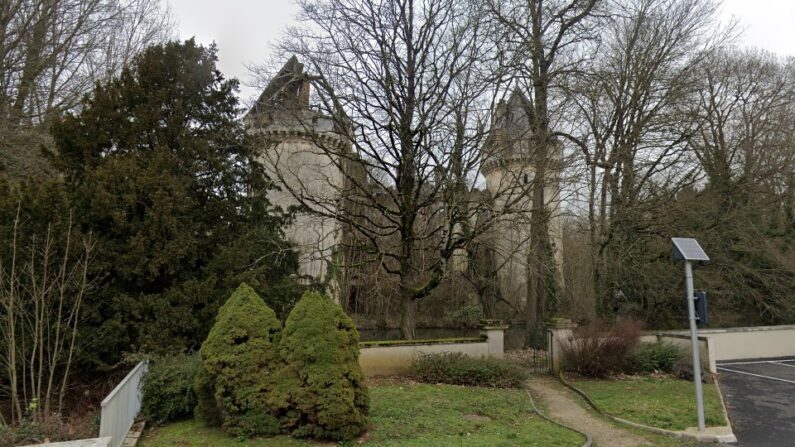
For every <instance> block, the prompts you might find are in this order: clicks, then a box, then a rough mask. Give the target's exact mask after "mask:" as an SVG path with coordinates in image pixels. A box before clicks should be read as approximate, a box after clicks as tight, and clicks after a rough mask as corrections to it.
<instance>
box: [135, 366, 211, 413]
mask: <svg viewBox="0 0 795 447" xmlns="http://www.w3.org/2000/svg"><path fill="white" fill-rule="evenodd" d="M200 369H201V362H200V361H199V358H198V357H197V356H195V355H185V354H182V355H176V356H168V357H166V356H163V357H156V358H154V359H152V360H151V361H150V362H149V371H147V373H146V375H145V376H144V381H143V385H142V392H143V396H144V399H143V402H142V403H141V413H143V415H144V417H145V418H146V419H147V420H148V421H149V422H151V423H155V424H162V423H164V422H170V421H177V420H180V419H185V418H189V417H191V416H193V409H194V408H195V407H196V393H195V392H194V390H193V384H194V382H195V381H196V375H197V374H198V373H199V370H200Z"/></svg>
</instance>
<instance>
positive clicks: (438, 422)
mask: <svg viewBox="0 0 795 447" xmlns="http://www.w3.org/2000/svg"><path fill="white" fill-rule="evenodd" d="M370 397H371V409H370V423H371V429H370V431H369V433H368V434H367V435H366V436H365V437H364V438H363V441H364V442H363V443H362V444H361V445H366V446H416V447H423V446H424V447H431V446H434V447H436V446H439V447H442V446H483V447H486V446H495V447H497V446H544V447H563V446H565V447H575V446H577V447H578V446H580V445H582V443H583V441H584V439H583V437H582V436H581V435H579V434H577V433H574V432H571V431H569V430H566V429H564V428H561V427H559V426H557V425H554V424H551V423H548V422H546V421H544V420H543V419H541V418H539V417H537V416H536V415H535V414H533V413H532V409H531V406H530V401H529V399H528V397H527V395H526V394H525V392H524V390H494V389H486V388H470V387H459V386H453V385H424V384H404V385H379V386H372V387H370ZM465 416H466V417H465ZM142 445H143V447H165V446H169V447H170V446H180V447H191V446H202V447H204V446H208V447H209V446H218V447H232V446H234V447H241V446H246V447H265V446H269V447H271V446H272V447H291V446H312V445H317V444H316V443H311V442H304V441H298V440H295V439H292V438H289V437H286V436H280V437H276V438H263V439H253V440H248V441H237V440H235V439H233V438H230V437H228V436H226V435H225V434H223V433H222V432H220V431H219V430H217V429H213V428H207V427H204V426H203V425H202V424H201V423H199V422H196V421H187V422H179V423H175V424H170V425H167V426H165V427H160V428H157V429H155V430H153V431H149V432H148V433H146V434H145V435H144V439H143V444H142ZM351 445H359V444H358V442H357V441H353V442H352V443H351Z"/></svg>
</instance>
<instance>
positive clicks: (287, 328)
mask: <svg viewBox="0 0 795 447" xmlns="http://www.w3.org/2000/svg"><path fill="white" fill-rule="evenodd" d="M279 354H280V356H281V358H282V359H283V360H284V361H285V365H284V366H283V367H282V370H281V371H280V372H279V374H278V383H277V386H276V389H275V391H274V393H273V394H272V395H271V398H272V400H271V405H272V407H273V408H274V410H275V411H278V412H279V415H280V418H281V421H282V424H283V427H284V428H285V429H286V430H288V431H292V434H293V435H294V436H298V437H310V438H318V439H332V440H345V439H351V438H354V437H356V436H357V435H359V434H361V433H362V432H363V431H365V430H366V428H367V413H368V409H369V397H368V394H367V388H366V387H365V386H364V384H363V383H362V378H363V376H362V370H361V368H360V367H359V333H358V331H357V330H356V327H355V326H354V324H353V321H351V319H350V318H349V317H348V316H347V315H345V312H343V310H342V308H340V306H338V305H336V304H334V303H333V302H332V301H331V300H330V299H328V298H327V297H324V296H321V295H320V294H318V293H315V292H307V293H305V294H304V295H303V297H301V300H300V301H299V302H298V304H297V305H296V306H295V307H294V308H293V310H292V312H290V315H289V316H288V317H287V322H286V323H285V325H284V331H283V332H282V338H281V341H280V342H279Z"/></svg>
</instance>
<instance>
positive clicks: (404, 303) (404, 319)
mask: <svg viewBox="0 0 795 447" xmlns="http://www.w3.org/2000/svg"><path fill="white" fill-rule="evenodd" d="M400 295H401V297H400V338H401V339H403V340H414V339H416V338H417V300H415V299H414V297H413V296H412V293H411V290H410V289H408V288H406V287H401V292H400Z"/></svg>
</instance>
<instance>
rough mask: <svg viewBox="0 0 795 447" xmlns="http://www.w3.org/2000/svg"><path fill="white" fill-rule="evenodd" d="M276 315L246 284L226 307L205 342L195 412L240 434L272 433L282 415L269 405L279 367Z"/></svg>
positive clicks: (205, 419)
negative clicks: (277, 415)
mask: <svg viewBox="0 0 795 447" xmlns="http://www.w3.org/2000/svg"><path fill="white" fill-rule="evenodd" d="M279 330H280V324H279V320H278V319H277V318H276V314H275V313H274V312H273V310H271V309H270V308H269V307H268V306H267V305H266V304H265V302H264V301H262V299H261V298H260V297H259V296H258V295H257V293H256V292H254V290H253V289H252V288H251V287H249V286H247V285H246V284H241V285H240V287H238V288H237V290H236V291H235V292H234V293H233V294H232V296H231V297H230V298H229V300H228V301H227V302H226V304H224V305H223V307H221V309H220V310H219V311H218V316H217V317H216V322H215V325H214V326H213V327H212V329H211V330H210V333H209V335H208V336H207V339H206V340H205V341H204V343H203V344H202V347H201V350H200V351H199V354H200V355H201V360H202V366H203V371H202V373H201V374H199V376H198V378H197V381H196V394H197V399H198V405H197V408H196V415H197V416H198V417H199V418H201V419H203V420H204V421H205V422H207V423H208V424H217V423H218V422H220V423H222V425H223V428H224V429H225V430H226V431H228V432H230V433H232V434H234V435H236V436H252V435H273V434H276V433H278V432H279V423H278V419H277V418H276V417H275V416H274V414H273V412H272V411H271V410H270V407H269V406H268V394H269V393H270V391H271V390H272V388H273V384H274V371H275V370H276V369H278V368H279V360H278V353H277V344H278V339H279Z"/></svg>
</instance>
